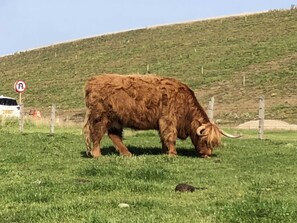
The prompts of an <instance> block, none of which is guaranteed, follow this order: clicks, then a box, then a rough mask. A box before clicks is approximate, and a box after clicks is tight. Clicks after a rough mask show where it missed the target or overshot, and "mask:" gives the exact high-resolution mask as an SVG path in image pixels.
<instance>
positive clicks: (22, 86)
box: [14, 80, 26, 133]
mask: <svg viewBox="0 0 297 223" xmlns="http://www.w3.org/2000/svg"><path fill="white" fill-rule="evenodd" d="M14 89H15V91H16V92H18V93H19V96H20V98H19V99H20V100H19V104H20V109H21V110H20V119H19V126H20V133H23V131H24V105H23V103H22V93H23V92H24V91H25V90H26V83H25V81H22V80H19V81H17V82H15V83H14Z"/></svg>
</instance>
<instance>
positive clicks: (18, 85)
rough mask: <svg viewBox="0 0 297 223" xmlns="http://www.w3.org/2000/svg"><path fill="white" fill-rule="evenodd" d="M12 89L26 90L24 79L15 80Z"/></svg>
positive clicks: (17, 90)
mask: <svg viewBox="0 0 297 223" xmlns="http://www.w3.org/2000/svg"><path fill="white" fill-rule="evenodd" d="M14 89H15V91H16V92H18V93H22V92H24V91H25V90H26V83H25V81H21V80H20V81H17V82H15V83H14Z"/></svg>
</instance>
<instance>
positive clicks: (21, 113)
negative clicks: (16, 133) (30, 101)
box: [19, 104, 24, 134]
mask: <svg viewBox="0 0 297 223" xmlns="http://www.w3.org/2000/svg"><path fill="white" fill-rule="evenodd" d="M19 127H20V133H21V134H23V132H24V104H20V117H19Z"/></svg>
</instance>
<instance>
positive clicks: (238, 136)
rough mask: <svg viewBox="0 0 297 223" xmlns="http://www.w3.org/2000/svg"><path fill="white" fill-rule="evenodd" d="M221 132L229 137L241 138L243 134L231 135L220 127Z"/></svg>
mask: <svg viewBox="0 0 297 223" xmlns="http://www.w3.org/2000/svg"><path fill="white" fill-rule="evenodd" d="M220 133H221V134H222V135H224V136H226V137H228V138H240V137H241V136H242V135H237V136H234V135H231V134H229V133H227V132H225V131H224V130H222V129H220Z"/></svg>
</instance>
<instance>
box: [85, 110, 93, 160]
mask: <svg viewBox="0 0 297 223" xmlns="http://www.w3.org/2000/svg"><path fill="white" fill-rule="evenodd" d="M90 128H91V126H90V109H87V112H86V117H85V125H84V127H83V134H84V139H85V143H86V149H87V154H89V153H90V152H91V149H92V140H91V129H90Z"/></svg>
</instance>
